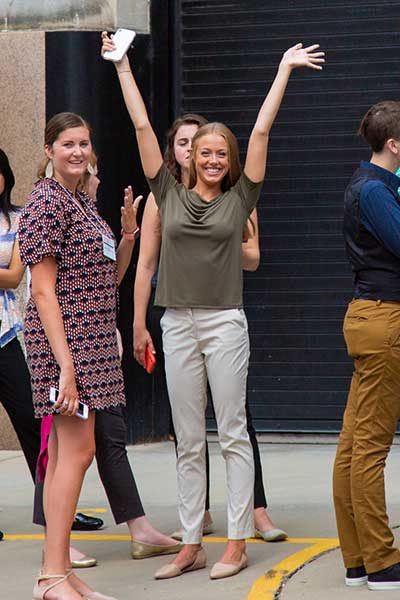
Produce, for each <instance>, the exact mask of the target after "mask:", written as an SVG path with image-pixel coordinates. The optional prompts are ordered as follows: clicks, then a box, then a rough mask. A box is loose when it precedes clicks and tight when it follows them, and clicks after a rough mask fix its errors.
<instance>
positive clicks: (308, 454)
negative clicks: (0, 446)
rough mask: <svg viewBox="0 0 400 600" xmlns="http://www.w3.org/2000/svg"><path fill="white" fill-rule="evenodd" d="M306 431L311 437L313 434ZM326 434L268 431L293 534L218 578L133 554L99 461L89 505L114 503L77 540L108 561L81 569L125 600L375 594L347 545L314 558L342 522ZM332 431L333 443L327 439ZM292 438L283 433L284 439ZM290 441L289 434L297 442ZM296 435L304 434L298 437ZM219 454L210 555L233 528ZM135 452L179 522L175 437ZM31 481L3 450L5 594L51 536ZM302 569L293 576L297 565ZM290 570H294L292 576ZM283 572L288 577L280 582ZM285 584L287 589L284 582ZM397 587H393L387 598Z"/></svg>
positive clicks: (23, 578) (398, 453)
mask: <svg viewBox="0 0 400 600" xmlns="http://www.w3.org/2000/svg"><path fill="white" fill-rule="evenodd" d="M306 439H307V440H308V439H309V438H306ZM314 439H316V440H317V441H318V442H319V443H317V444H309V443H308V444H306V443H298V442H299V441H300V442H301V441H302V440H303V441H304V438H298V437H288V438H278V437H274V438H271V437H269V438H262V441H263V442H268V441H271V440H272V441H273V442H274V443H262V444H261V445H260V448H261V455H262V462H263V468H264V475H265V481H266V487H267V495H268V500H269V503H270V507H271V511H270V512H271V515H272V516H273V518H274V519H275V521H276V522H277V524H278V525H279V526H280V527H282V528H284V529H286V530H287V531H288V532H289V534H290V539H289V541H288V542H284V543H275V544H267V543H265V542H258V541H255V540H253V541H252V542H250V543H249V545H248V554H249V558H250V566H249V568H248V569H246V570H245V571H243V572H242V573H241V574H240V575H239V576H237V577H234V578H232V579H226V580H222V581H210V580H209V579H208V569H207V570H202V571H197V572H193V573H190V574H186V575H184V576H182V577H179V578H176V579H173V580H169V581H154V580H153V578H152V575H153V573H154V571H155V570H156V569H157V568H158V567H159V566H161V565H162V564H164V563H165V562H166V559H165V558H154V559H146V560H143V561H133V560H131V559H130V557H129V541H128V537H127V529H126V527H124V526H119V527H116V526H115V525H114V523H113V520H112V516H111V514H110V513H109V512H108V505H107V502H106V499H105V496H104V493H103V490H102V487H101V485H100V482H99V479H98V476H97V472H96V468H95V466H93V467H92V468H91V469H90V472H89V473H88V475H87V477H86V481H85V485H84V489H83V492H82V496H81V501H80V508H82V509H85V510H88V509H96V510H103V511H104V510H106V512H104V513H102V516H103V517H104V519H105V522H106V528H105V529H103V530H102V531H100V532H98V533H96V534H95V535H93V536H86V537H85V536H83V538H84V539H80V540H77V541H75V544H76V546H77V547H79V548H80V549H82V550H83V551H85V552H87V553H88V554H92V555H95V556H96V557H97V558H98V560H99V566H98V567H95V568H93V569H86V570H84V571H81V573H82V574H84V575H85V578H86V579H87V581H88V582H89V583H91V584H92V585H93V586H94V587H95V588H96V589H98V590H101V591H103V592H104V593H109V594H112V595H115V596H116V597H117V598H118V599H119V600H125V599H128V598H135V600H150V599H151V600H153V598H157V600H167V599H168V600H187V599H188V598H190V600H204V599H205V598H206V597H207V596H209V597H210V598H212V599H213V600H228V599H229V600H239V599H240V600H244V599H246V598H247V599H248V600H273V599H274V598H278V597H280V598H281V600H302V599H307V600H314V598H315V599H316V598H318V599H320V598H323V599H324V600H331V599H332V600H333V599H335V600H336V599H337V598H338V597H339V596H340V598H341V600H347V598H350V597H351V598H356V600H362V598H364V597H368V598H370V593H369V592H368V590H367V589H366V588H362V589H355V590H354V589H349V588H345V586H344V585H343V575H344V571H343V568H342V564H341V560H340V554H339V552H338V551H335V550H333V551H331V552H330V553H329V554H325V555H323V556H321V557H320V558H317V559H316V560H314V561H313V562H309V563H308V561H310V560H311V559H313V558H314V557H315V556H316V555H318V554H320V553H321V552H323V551H326V550H327V549H330V548H333V547H335V545H336V544H337V540H336V529H335V522H334V515H333V510H332V503H331V471H332V462H333V458H334V453H335V444H334V440H332V438H323V437H320V438H314ZM326 441H328V442H329V443H324V442H326ZM278 442H283V443H278ZM288 442H290V443H288ZM292 442H297V443H292ZM210 448H211V456H212V482H211V493H212V497H211V502H212V514H213V517H214V521H215V524H216V533H215V534H214V535H213V536H210V537H209V538H206V539H205V543H204V547H205V549H206V552H207V556H208V562H209V565H212V564H213V562H214V561H215V560H217V558H218V556H219V555H220V553H221V550H222V547H223V542H224V536H225V531H226V530H225V523H226V520H225V489H224V488H225V486H224V464H223V460H222V458H221V456H220V453H219V446H218V444H216V443H212V444H210ZM129 457H130V460H131V463H132V465H133V469H134V472H135V475H136V478H137V481H138V484H139V488H140V490H141V493H142V499H143V503H144V505H145V508H146V510H147V514H148V516H149V517H150V519H151V521H152V522H153V523H154V524H155V525H156V526H157V527H159V528H160V529H162V530H163V531H165V532H170V531H172V530H173V529H175V528H176V526H177V523H178V520H177V511H176V483H175V459H174V449H173V444H172V443H169V442H166V443H160V444H152V445H143V446H135V447H130V449H129ZM399 463H400V447H399V446H397V445H396V446H395V447H394V449H393V450H392V453H391V455H390V457H389V460H388V467H387V480H388V486H387V494H388V505H389V511H390V516H391V522H392V524H397V523H400V479H399V477H398V473H399V467H400V464H399ZM31 503H32V486H31V482H30V479H29V477H28V471H27V468H26V466H25V463H24V460H23V457H22V455H21V453H20V452H7V451H1V452H0V511H1V512H0V529H2V530H4V531H5V533H6V534H7V536H6V540H5V541H3V542H1V543H0V564H1V572H2V574H4V575H3V576H2V578H1V580H2V592H1V594H0V599H1V600H3V598H4V600H6V599H8V598H12V599H13V600H27V599H28V598H30V592H31V588H32V582H33V579H34V576H35V573H36V572H37V570H38V568H39V561H40V554H41V546H42V541H41V540H40V539H35V536H38V534H40V528H38V527H36V526H34V525H32V524H31ZM304 563H306V564H305V566H303V568H301V569H300V570H298V571H297V572H296V573H295V574H294V575H293V576H290V574H291V572H292V571H296V569H298V568H299V567H300V566H302V565H304ZM287 577H288V579H287ZM282 582H284V586H283V587H282V586H281V584H282ZM280 587H282V589H281V592H280V593H278V594H277V590H279V588H280ZM395 594H396V597H398V594H399V593H398V592H386V594H385V598H386V597H387V598H388V599H389V598H392V597H393V598H394V597H395V596H394V595H395Z"/></svg>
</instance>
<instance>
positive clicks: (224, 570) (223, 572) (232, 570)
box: [210, 553, 249, 579]
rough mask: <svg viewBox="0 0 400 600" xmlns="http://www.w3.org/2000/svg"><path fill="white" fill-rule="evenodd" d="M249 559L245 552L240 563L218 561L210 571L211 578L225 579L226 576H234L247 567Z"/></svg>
mask: <svg viewBox="0 0 400 600" xmlns="http://www.w3.org/2000/svg"><path fill="white" fill-rule="evenodd" d="M248 564H249V560H248V558H247V554H246V553H243V554H242V558H241V559H240V563H239V564H238V565H229V564H225V563H221V562H216V563H215V565H214V566H213V568H212V569H211V572H210V579H224V578H225V577H232V575H237V573H240V571H242V570H243V569H245V568H246V567H247V565H248Z"/></svg>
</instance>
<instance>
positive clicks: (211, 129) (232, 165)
mask: <svg viewBox="0 0 400 600" xmlns="http://www.w3.org/2000/svg"><path fill="white" fill-rule="evenodd" d="M212 133H214V134H216V135H220V136H221V137H223V138H224V140H225V141H226V145H227V146H228V158H229V170H228V172H227V174H226V175H225V177H224V178H223V180H222V182H221V190H222V191H223V192H226V191H227V190H229V188H231V187H232V186H234V185H235V183H236V182H237V180H238V179H239V177H240V174H241V167H240V160H239V147H238V143H237V140H236V138H235V136H234V135H233V133H232V131H231V130H230V129H229V128H228V127H227V126H226V125H224V124H223V123H207V125H203V127H200V129H199V130H198V131H197V132H196V134H195V135H194V137H193V140H192V158H191V161H190V171H189V189H192V188H193V187H194V186H195V185H196V181H197V173H196V165H195V156H196V150H197V146H198V145H199V141H200V139H201V138H202V137H204V136H205V135H209V134H212Z"/></svg>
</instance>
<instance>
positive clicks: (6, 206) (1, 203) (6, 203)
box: [0, 149, 18, 228]
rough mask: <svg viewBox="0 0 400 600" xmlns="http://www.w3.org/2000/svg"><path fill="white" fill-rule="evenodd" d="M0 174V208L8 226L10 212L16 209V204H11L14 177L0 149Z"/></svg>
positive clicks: (5, 155)
mask: <svg viewBox="0 0 400 600" xmlns="http://www.w3.org/2000/svg"><path fill="white" fill-rule="evenodd" d="M0 174H1V175H3V177H4V191H3V192H2V193H1V194H0V210H1V211H3V213H4V215H5V217H6V219H7V223H8V227H9V228H10V226H11V220H10V212H14V211H16V210H18V208H17V207H16V206H14V205H13V204H11V190H12V189H13V187H14V185H15V177H14V173H13V172H12V169H11V167H10V163H9V160H8V158H7V154H6V153H5V152H4V150H1V149H0Z"/></svg>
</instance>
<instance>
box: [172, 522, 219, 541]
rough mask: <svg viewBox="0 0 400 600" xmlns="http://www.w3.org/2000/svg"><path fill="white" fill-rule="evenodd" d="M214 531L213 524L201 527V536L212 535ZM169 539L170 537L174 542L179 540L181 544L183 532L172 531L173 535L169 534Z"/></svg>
mask: <svg viewBox="0 0 400 600" xmlns="http://www.w3.org/2000/svg"><path fill="white" fill-rule="evenodd" d="M214 531H215V527H214V523H213V522H211V523H209V524H208V525H204V526H203V535H211V534H212V533H214ZM169 537H172V538H173V539H174V540H179V541H180V542H181V541H182V538H183V530H182V529H177V530H176V531H174V533H171V535H170V536H169Z"/></svg>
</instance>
